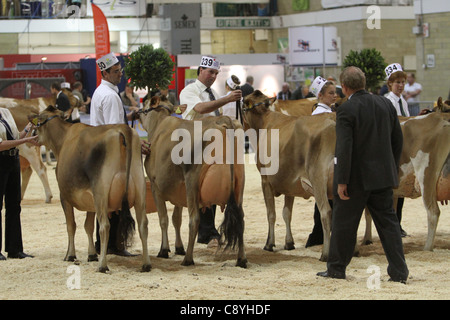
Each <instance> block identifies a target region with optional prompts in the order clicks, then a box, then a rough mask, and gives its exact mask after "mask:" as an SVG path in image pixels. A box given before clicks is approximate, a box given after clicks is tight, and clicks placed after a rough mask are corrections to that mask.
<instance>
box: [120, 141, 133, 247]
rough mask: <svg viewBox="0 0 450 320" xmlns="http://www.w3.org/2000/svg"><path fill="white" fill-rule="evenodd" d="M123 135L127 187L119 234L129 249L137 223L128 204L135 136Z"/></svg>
mask: <svg viewBox="0 0 450 320" xmlns="http://www.w3.org/2000/svg"><path fill="white" fill-rule="evenodd" d="M120 135H121V139H120V140H121V148H120V149H121V156H123V155H124V153H125V156H126V177H127V179H126V185H125V194H124V196H123V199H122V210H120V212H119V225H118V232H119V235H120V240H122V241H123V242H122V244H123V247H124V249H125V248H128V247H130V246H131V245H132V240H133V236H134V231H135V221H134V219H133V216H132V215H131V211H130V205H129V203H128V185H129V180H130V171H131V158H132V152H133V149H132V147H133V145H132V139H133V135H132V133H131V132H120Z"/></svg>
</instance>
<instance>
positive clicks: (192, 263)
mask: <svg viewBox="0 0 450 320" xmlns="http://www.w3.org/2000/svg"><path fill="white" fill-rule="evenodd" d="M181 265H182V266H185V267H186V266H193V265H194V260H186V259H184V260H183V262H182V263H181Z"/></svg>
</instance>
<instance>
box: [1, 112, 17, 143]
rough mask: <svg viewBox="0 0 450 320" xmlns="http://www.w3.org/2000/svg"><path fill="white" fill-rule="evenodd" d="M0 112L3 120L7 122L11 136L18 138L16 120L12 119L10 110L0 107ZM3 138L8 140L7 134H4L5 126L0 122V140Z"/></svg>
mask: <svg viewBox="0 0 450 320" xmlns="http://www.w3.org/2000/svg"><path fill="white" fill-rule="evenodd" d="M0 114H1V115H2V118H3V120H4V121H5V122H6V123H8V125H9V127H10V128H11V133H12V136H13V138H14V139H16V140H17V139H19V130H18V129H17V126H16V122H15V121H14V118H13V116H12V114H11V111H9V110H8V109H6V108H0ZM3 140H5V141H6V140H8V136H7V135H6V127H5V126H4V125H3V124H2V123H0V142H2V141H3Z"/></svg>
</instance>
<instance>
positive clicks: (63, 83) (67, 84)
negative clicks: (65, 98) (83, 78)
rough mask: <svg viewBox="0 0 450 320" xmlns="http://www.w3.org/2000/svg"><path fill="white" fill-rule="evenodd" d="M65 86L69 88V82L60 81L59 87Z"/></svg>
mask: <svg viewBox="0 0 450 320" xmlns="http://www.w3.org/2000/svg"><path fill="white" fill-rule="evenodd" d="M63 88H66V89H70V83H68V82H61V89H63Z"/></svg>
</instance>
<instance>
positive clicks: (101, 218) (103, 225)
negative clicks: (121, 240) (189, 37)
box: [96, 206, 110, 273]
mask: <svg viewBox="0 0 450 320" xmlns="http://www.w3.org/2000/svg"><path fill="white" fill-rule="evenodd" d="M96 207H97V208H96V210H97V222H98V225H99V233H100V260H99V264H98V269H97V271H98V272H102V273H106V271H109V269H108V266H107V263H106V253H107V251H108V240H109V229H110V225H109V219H108V213H107V212H106V211H105V210H103V211H102V210H101V209H100V210H99V206H96Z"/></svg>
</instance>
